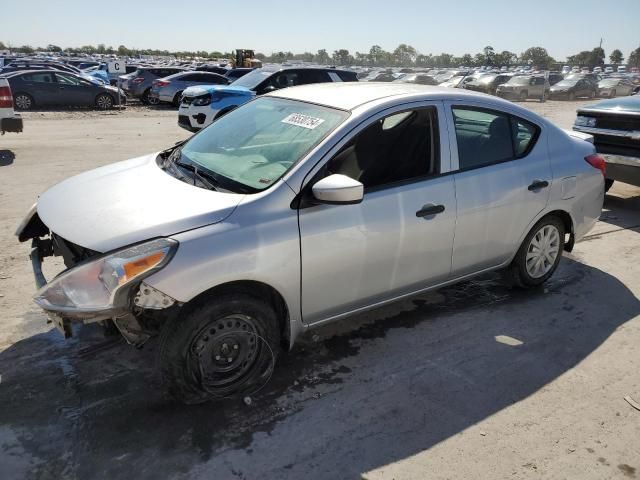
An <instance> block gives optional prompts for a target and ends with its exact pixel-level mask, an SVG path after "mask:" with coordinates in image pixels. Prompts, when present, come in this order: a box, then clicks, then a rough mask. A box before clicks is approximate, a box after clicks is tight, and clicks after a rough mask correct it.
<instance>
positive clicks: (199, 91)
mask: <svg viewBox="0 0 640 480" xmlns="http://www.w3.org/2000/svg"><path fill="white" fill-rule="evenodd" d="M357 81H358V79H357V77H356V72H351V71H348V70H337V69H334V68H316V67H295V66H293V67H283V66H280V65H278V66H275V67H265V68H259V69H256V70H253V71H252V72H250V73H247V74H246V75H244V76H242V77H240V78H239V79H237V80H236V81H234V82H233V83H231V84H230V85H207V86H197V87H189V88H187V89H186V90H184V92H183V94H182V101H181V102H180V109H179V111H178V125H180V126H181V127H182V128H185V129H187V130H189V131H191V132H197V131H198V130H201V129H202V128H204V127H206V126H208V125H209V124H211V123H212V122H213V121H214V120H215V119H216V118H219V117H221V116H222V115H224V114H225V113H228V112H230V111H231V110H233V109H234V108H237V107H239V106H240V105H242V104H244V103H246V102H248V101H249V100H251V99H252V98H254V97H255V96H256V95H262V94H265V93H269V92H273V91H274V90H278V89H281V88H287V87H293V86H296V85H306V84H310V83H328V82H357Z"/></svg>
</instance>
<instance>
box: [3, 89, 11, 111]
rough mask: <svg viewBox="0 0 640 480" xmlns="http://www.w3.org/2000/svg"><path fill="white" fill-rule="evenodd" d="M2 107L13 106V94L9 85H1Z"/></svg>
mask: <svg viewBox="0 0 640 480" xmlns="http://www.w3.org/2000/svg"><path fill="white" fill-rule="evenodd" d="M0 108H13V96H12V95H11V88H9V87H0Z"/></svg>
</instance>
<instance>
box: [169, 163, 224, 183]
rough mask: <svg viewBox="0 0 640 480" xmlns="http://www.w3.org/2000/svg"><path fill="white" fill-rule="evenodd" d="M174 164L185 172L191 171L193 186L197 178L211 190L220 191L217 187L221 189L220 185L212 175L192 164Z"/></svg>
mask: <svg viewBox="0 0 640 480" xmlns="http://www.w3.org/2000/svg"><path fill="white" fill-rule="evenodd" d="M173 163H174V165H177V166H178V167H182V168H184V169H185V170H189V171H190V172H192V173H193V185H194V186H195V184H196V178H197V179H198V180H200V182H202V183H203V184H204V185H205V186H206V187H207V188H208V189H209V190H218V189H217V188H216V187H219V186H220V184H219V182H218V181H217V180H216V179H215V178H214V177H213V176H212V175H209V174H207V173H206V172H200V170H198V167H196V166H195V165H193V164H191V163H185V162H181V161H179V160H176V161H175V162H173ZM214 182H215V183H214Z"/></svg>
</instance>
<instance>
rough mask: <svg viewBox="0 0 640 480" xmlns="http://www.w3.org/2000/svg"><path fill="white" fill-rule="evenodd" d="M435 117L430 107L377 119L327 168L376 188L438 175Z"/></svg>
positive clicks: (329, 170)
mask: <svg viewBox="0 0 640 480" xmlns="http://www.w3.org/2000/svg"><path fill="white" fill-rule="evenodd" d="M437 138H438V137H437V117H436V111H435V109H433V108H425V109H420V110H411V111H407V112H401V113H396V114H393V115H390V116H388V117H385V118H383V119H380V120H376V121H375V122H374V123H372V124H371V125H370V126H368V127H367V128H365V129H364V130H363V131H361V132H360V133H359V134H358V135H356V136H355V137H354V138H353V139H352V140H351V141H350V142H349V143H348V144H347V145H345V146H344V147H343V148H342V149H341V150H340V152H338V154H337V155H336V156H335V157H334V158H333V159H331V160H330V161H329V164H328V165H327V170H328V174H334V173H339V174H342V175H347V176H348V177H351V178H353V179H354V180H358V181H359V182H362V184H363V185H364V186H365V188H367V189H370V188H375V187H380V186H383V185H389V184H394V183H397V182H402V181H406V180H411V179H418V178H423V177H426V176H429V175H434V174H437V173H438V168H439V159H438V149H437V145H438V140H437Z"/></svg>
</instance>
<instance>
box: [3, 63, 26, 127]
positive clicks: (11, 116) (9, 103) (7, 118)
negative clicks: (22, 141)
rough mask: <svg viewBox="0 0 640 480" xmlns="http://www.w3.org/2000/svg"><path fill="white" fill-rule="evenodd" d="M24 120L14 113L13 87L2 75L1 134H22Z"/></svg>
mask: <svg viewBox="0 0 640 480" xmlns="http://www.w3.org/2000/svg"><path fill="white" fill-rule="evenodd" d="M21 131H22V118H21V117H20V114H19V113H15V112H14V111H13V95H12V94H11V87H10V86H9V82H8V81H7V79H6V78H5V76H4V75H0V134H2V135H4V133H5V132H14V133H20V132H21Z"/></svg>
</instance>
